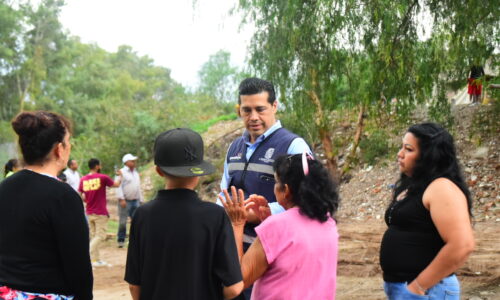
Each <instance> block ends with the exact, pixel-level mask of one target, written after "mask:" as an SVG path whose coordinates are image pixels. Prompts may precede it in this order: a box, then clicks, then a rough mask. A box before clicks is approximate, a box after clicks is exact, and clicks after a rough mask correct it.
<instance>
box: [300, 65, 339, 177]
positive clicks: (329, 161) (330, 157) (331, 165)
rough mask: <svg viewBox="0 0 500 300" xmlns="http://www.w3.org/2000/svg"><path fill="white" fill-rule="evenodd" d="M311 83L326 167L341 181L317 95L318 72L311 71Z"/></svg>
mask: <svg viewBox="0 0 500 300" xmlns="http://www.w3.org/2000/svg"><path fill="white" fill-rule="evenodd" d="M311 78H312V80H311V83H312V89H311V90H310V91H308V92H307V94H308V96H309V99H310V100H311V102H312V103H313V105H314V106H315V107H316V116H315V120H314V121H315V123H316V126H317V127H318V132H319V137H320V139H321V144H322V145H323V149H324V150H325V156H326V167H327V168H328V170H329V171H330V173H331V174H332V176H333V177H334V179H335V180H337V181H339V180H340V174H339V170H338V164H337V158H336V157H335V151H334V149H333V143H332V138H331V137H330V131H329V130H328V124H326V122H325V117H324V113H323V107H322V106H321V102H320V101H319V97H318V94H317V93H316V87H317V81H316V70H311Z"/></svg>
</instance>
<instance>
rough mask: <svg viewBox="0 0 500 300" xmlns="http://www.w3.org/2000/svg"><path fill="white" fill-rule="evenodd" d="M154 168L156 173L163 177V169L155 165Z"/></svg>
mask: <svg viewBox="0 0 500 300" xmlns="http://www.w3.org/2000/svg"><path fill="white" fill-rule="evenodd" d="M155 170H156V173H158V175H160V176H161V177H165V173H163V171H162V170H161V169H160V167H158V166H155Z"/></svg>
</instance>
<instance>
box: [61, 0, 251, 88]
mask: <svg viewBox="0 0 500 300" xmlns="http://www.w3.org/2000/svg"><path fill="white" fill-rule="evenodd" d="M66 2H67V3H66V6H65V7H63V9H62V12H61V15H60V20H61V22H62V24H63V26H64V27H65V28H66V29H68V30H69V32H70V33H71V34H72V35H76V36H79V37H80V38H81V39H82V42H84V43H97V44H98V45H99V46H100V47H102V48H104V49H106V50H107V51H110V52H116V50H117V48H118V46H120V45H130V46H132V48H133V49H134V50H135V51H137V53H138V54H139V55H148V56H149V57H151V58H153V59H154V60H155V64H156V65H160V66H164V67H167V68H169V69H171V70H172V77H173V78H174V79H175V80H177V81H178V82H180V83H182V84H183V85H185V86H191V87H194V86H195V85H196V84H197V81H198V70H199V69H200V67H201V65H202V64H203V63H205V62H206V61H207V60H208V58H209V56H210V55H211V54H214V53H216V52H217V51H218V50H220V49H224V50H226V51H229V52H230V53H231V59H232V62H233V64H235V65H238V66H240V67H242V66H244V62H245V58H246V52H247V46H248V44H249V41H250V38H251V35H252V30H253V29H252V27H251V26H248V25H247V26H245V27H243V28H241V29H240V21H241V17H240V16H231V15H230V14H229V10H230V9H231V8H232V7H233V6H234V5H235V2H236V0H196V1H193V0H141V1H138V0H80V1H78V0H67V1H66ZM193 2H195V4H193Z"/></svg>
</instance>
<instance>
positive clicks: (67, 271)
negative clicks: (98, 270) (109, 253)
mask: <svg viewBox="0 0 500 300" xmlns="http://www.w3.org/2000/svg"><path fill="white" fill-rule="evenodd" d="M68 188H70V189H71V187H69V186H68ZM54 203H55V204H54V205H53V207H51V208H52V209H53V210H52V224H53V226H52V228H53V230H54V236H55V243H56V246H57V249H58V253H59V258H60V262H61V266H62V271H63V274H64V281H65V282H66V283H67V285H68V287H69V288H70V289H71V290H72V292H73V293H74V295H75V299H78V300H91V299H92V286H93V276H92V266H91V264H90V255H89V238H88V237H89V230H88V226H87V222H86V220H85V216H84V213H83V207H82V204H81V200H80V198H79V197H78V196H77V195H76V194H75V193H74V192H73V191H72V190H71V192H70V191H68V192H66V193H62V195H61V196H60V197H59V199H58V201H55V202H54Z"/></svg>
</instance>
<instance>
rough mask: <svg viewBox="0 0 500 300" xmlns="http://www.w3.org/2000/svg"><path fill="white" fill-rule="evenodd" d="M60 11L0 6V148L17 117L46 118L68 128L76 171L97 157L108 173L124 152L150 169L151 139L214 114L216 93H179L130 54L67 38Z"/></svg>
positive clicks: (165, 75)
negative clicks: (53, 116)
mask: <svg viewBox="0 0 500 300" xmlns="http://www.w3.org/2000/svg"><path fill="white" fill-rule="evenodd" d="M63 5H64V3H63V1H59V0H43V1H41V3H40V4H39V5H36V6H35V5H33V6H32V5H29V4H22V5H19V6H13V5H11V3H10V1H6V0H0V133H1V136H0V144H1V143H4V142H12V141H14V134H13V132H12V130H11V128H10V120H11V119H12V118H13V117H14V116H15V115H16V114H17V113H19V112H20V111H23V110H38V109H44V110H51V111H55V112H59V113H61V114H63V115H65V116H67V117H69V118H70V119H71V120H72V121H73V123H74V135H73V144H74V147H73V152H72V155H73V156H74V157H75V158H76V159H78V160H79V161H80V162H81V165H82V166H85V165H86V163H85V162H86V161H87V160H88V159H89V158H91V157H97V158H99V159H101V161H102V162H103V165H104V167H105V170H106V171H110V170H111V169H112V168H113V165H115V164H117V165H118V164H121V157H122V156H123V154H125V153H127V152H131V153H134V154H135V155H138V156H139V157H140V158H141V160H143V161H144V162H147V161H149V160H150V159H151V149H152V144H153V141H154V138H155V136H156V135H157V134H158V133H160V132H162V131H164V130H167V129H168V128H172V127H191V126H194V125H195V124H197V123H199V122H200V121H205V120H209V119H211V118H214V117H216V116H218V115H220V114H221V112H222V110H221V107H218V106H214V105H213V104H214V101H215V99H216V98H215V97H218V96H219V95H218V94H217V93H213V94H209V95H208V96H207V95H200V94H198V93H191V92H188V91H186V89H185V88H184V87H183V86H182V85H181V84H179V83H177V82H176V81H175V80H173V79H172V77H171V75H170V70H169V69H168V68H165V67H160V66H157V65H155V63H154V61H153V59H151V58H150V57H148V56H139V55H138V54H137V53H136V52H135V51H134V50H133V49H132V48H131V47H130V46H121V47H119V49H118V50H117V51H116V52H114V53H110V52H107V51H105V50H103V49H101V48H100V47H98V46H97V45H95V44H84V43H82V42H81V41H80V40H79V38H77V37H73V36H70V35H68V34H67V33H66V32H64V30H63V29H62V26H61V24H60V22H59V20H58V15H59V12H60V10H61V7H62V6H63ZM224 55H225V54H224ZM224 57H225V56H224ZM207 64H210V62H208V63H207ZM229 71H231V72H233V71H234V70H233V69H231V68H229ZM203 72H204V73H203V74H205V76H207V77H214V74H212V73H213V72H212V73H211V71H207V70H205V71H203ZM215 75H217V76H218V75H219V73H217V74H215ZM221 76H222V75H221ZM224 76H225V75H224ZM224 76H222V78H225V77H224ZM218 83H219V84H225V82H222V83H220V82H218ZM205 88H206V89H209V88H211V87H210V83H207V84H206V85H205ZM221 89H224V86H222V87H221ZM84 169H85V167H84Z"/></svg>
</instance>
